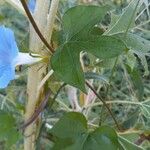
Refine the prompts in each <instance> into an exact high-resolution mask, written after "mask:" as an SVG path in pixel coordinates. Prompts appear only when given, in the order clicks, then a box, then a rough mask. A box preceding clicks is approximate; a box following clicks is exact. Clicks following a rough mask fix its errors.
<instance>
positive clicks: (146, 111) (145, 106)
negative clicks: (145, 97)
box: [140, 101, 150, 119]
mask: <svg viewBox="0 0 150 150" xmlns="http://www.w3.org/2000/svg"><path fill="white" fill-rule="evenodd" d="M140 108H141V111H142V114H143V115H144V116H145V117H146V118H148V119H150V101H148V102H143V103H141V105H140Z"/></svg>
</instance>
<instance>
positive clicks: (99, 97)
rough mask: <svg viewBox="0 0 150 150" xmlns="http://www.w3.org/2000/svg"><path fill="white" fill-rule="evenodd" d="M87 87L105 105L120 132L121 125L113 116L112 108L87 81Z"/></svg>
mask: <svg viewBox="0 0 150 150" xmlns="http://www.w3.org/2000/svg"><path fill="white" fill-rule="evenodd" d="M86 85H87V86H88V87H89V88H90V89H91V90H92V91H93V93H94V94H95V95H96V96H97V97H98V99H99V100H100V101H101V102H102V103H103V105H104V106H105V107H106V109H107V110H108V112H109V114H110V115H111V117H112V119H113V120H114V122H115V124H116V126H117V128H118V130H120V127H119V124H118V122H117V120H116V118H115V116H114V115H113V113H112V111H111V110H110V108H109V107H108V105H107V103H106V102H105V101H104V100H103V99H102V98H101V96H100V95H99V94H98V93H97V92H96V91H95V89H94V88H93V87H92V86H91V85H90V84H89V83H88V82H87V81H86Z"/></svg>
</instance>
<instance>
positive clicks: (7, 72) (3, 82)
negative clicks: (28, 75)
mask: <svg viewBox="0 0 150 150" xmlns="http://www.w3.org/2000/svg"><path fill="white" fill-rule="evenodd" d="M0 70H2V71H0V88H6V87H7V86H8V84H9V82H10V81H11V80H13V79H14V78H15V69H14V68H12V67H11V66H10V65H7V66H3V67H2V66H1V67H0Z"/></svg>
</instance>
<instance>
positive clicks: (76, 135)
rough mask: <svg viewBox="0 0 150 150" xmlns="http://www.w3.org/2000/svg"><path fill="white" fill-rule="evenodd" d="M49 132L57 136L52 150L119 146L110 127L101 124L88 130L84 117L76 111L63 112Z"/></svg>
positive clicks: (91, 149)
mask: <svg viewBox="0 0 150 150" xmlns="http://www.w3.org/2000/svg"><path fill="white" fill-rule="evenodd" d="M50 132H51V134H52V135H54V136H56V137H57V140H56V142H55V144H54V147H53V150H60V149H61V150H100V149H107V150H116V149H117V148H118V147H119V142H118V137H117V134H116V132H115V131H114V130H113V129H112V128H110V127H107V126H102V127H99V128H97V129H96V130H95V131H93V132H88V129H87V121H86V119H85V117H84V116H83V115H82V114H80V113H76V112H70V113H67V114H65V115H64V116H63V117H62V118H61V119H60V120H59V121H58V122H57V123H56V124H55V125H54V127H53V128H52V129H51V131H50Z"/></svg>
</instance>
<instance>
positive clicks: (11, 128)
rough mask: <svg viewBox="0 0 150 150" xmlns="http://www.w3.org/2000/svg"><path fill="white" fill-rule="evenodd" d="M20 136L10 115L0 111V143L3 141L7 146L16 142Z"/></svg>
mask: <svg viewBox="0 0 150 150" xmlns="http://www.w3.org/2000/svg"><path fill="white" fill-rule="evenodd" d="M19 137H20V134H19V132H18V131H17V129H16V125H15V119H14V117H13V116H12V114H9V113H7V112H4V111H2V110H1V111H0V141H5V142H6V143H7V146H11V145H13V144H15V143H16V142H17V140H18V139H19Z"/></svg>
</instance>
